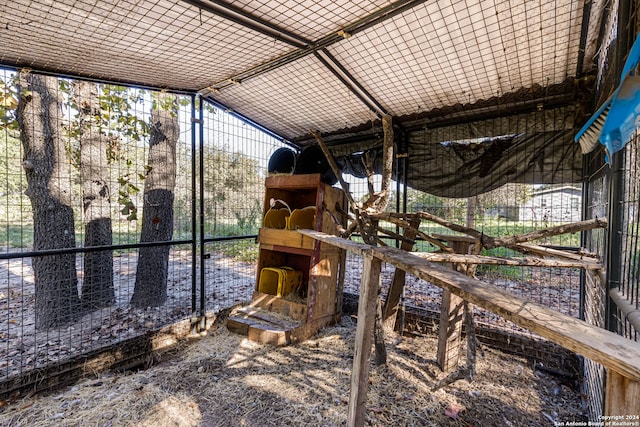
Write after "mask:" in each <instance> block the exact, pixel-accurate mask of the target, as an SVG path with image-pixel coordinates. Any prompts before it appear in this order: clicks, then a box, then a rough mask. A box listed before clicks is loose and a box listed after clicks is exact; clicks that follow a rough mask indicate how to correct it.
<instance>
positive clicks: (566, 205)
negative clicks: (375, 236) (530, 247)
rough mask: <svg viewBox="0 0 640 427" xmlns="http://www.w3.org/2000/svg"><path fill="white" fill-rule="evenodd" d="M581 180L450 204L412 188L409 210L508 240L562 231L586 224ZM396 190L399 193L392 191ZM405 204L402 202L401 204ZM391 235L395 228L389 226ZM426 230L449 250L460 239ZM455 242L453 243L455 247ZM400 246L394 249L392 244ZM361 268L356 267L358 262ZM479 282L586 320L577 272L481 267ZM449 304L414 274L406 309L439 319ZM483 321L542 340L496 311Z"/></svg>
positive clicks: (422, 247)
mask: <svg viewBox="0 0 640 427" xmlns="http://www.w3.org/2000/svg"><path fill="white" fill-rule="evenodd" d="M577 180H579V177H577V176H567V177H566V181H567V183H566V184H558V185H535V184H507V185H505V186H503V187H501V188H499V189H497V190H494V191H491V192H488V193H484V194H478V195H477V196H474V197H469V198H446V197H438V196H434V195H431V194H428V193H424V192H420V191H416V190H413V189H411V188H407V189H406V211H407V212H419V211H425V212H429V213H431V214H434V215H437V216H439V217H441V218H446V219H447V220H449V221H452V222H454V223H457V224H460V225H466V226H469V227H472V228H475V229H477V230H480V231H482V232H484V233H486V234H487V235H489V236H495V237H504V236H510V235H515V234H521V233H525V232H528V231H532V230H537V229H542V228H546V227H552V226H555V225H560V224H566V223H570V222H576V221H579V220H581V218H582V189H581V186H580V184H578V183H576V181H577ZM350 184H351V189H352V192H354V194H355V195H356V198H358V196H360V195H362V194H365V193H366V191H367V190H366V182H365V181H364V180H361V181H358V180H356V179H354V180H352V181H351V183H350ZM392 187H393V188H396V186H395V185H394V186H392ZM399 190H400V192H394V195H393V196H392V200H391V201H390V203H389V207H388V209H389V210H392V211H395V210H396V208H397V204H398V205H399V206H400V210H402V209H403V208H404V207H403V203H404V202H403V198H404V197H405V196H404V195H403V194H402V193H403V192H404V189H403V188H402V187H400V189H399ZM398 197H399V198H400V200H398ZM386 228H388V229H393V228H394V227H393V226H392V225H390V224H387V226H386ZM420 230H421V231H423V232H424V233H426V234H428V235H430V236H435V237H437V238H438V239H441V240H442V241H443V242H445V243H449V244H451V242H452V241H455V240H456V236H455V233H453V232H452V231H451V230H450V229H448V228H446V227H444V226H441V225H438V224H436V223H433V222H429V221H422V223H421V226H420ZM447 239H449V240H450V241H447ZM389 243H390V244H395V243H394V242H389ZM536 244H541V245H545V246H549V247H552V248H563V249H573V250H577V249H578V248H580V245H581V242H580V236H579V234H571V235H560V236H555V237H550V238H546V239H543V240H542V241H537V242H536ZM414 250H418V251H429V252H431V251H438V250H439V248H438V247H436V246H434V245H432V244H430V243H427V242H424V241H419V242H418V244H417V245H416V247H415V248H414ZM482 254H483V255H494V256H502V257H521V256H523V254H521V253H518V252H516V251H515V250H510V249H505V248H497V249H493V250H483V252H482ZM353 262H354V263H355V260H354V261H353ZM392 275H393V270H392V268H391V267H389V266H387V267H386V268H385V269H384V271H383V283H382V286H383V290H382V294H383V296H384V295H386V293H387V291H388V286H389V285H390V283H391V278H392ZM476 276H477V277H478V278H479V279H481V280H483V281H486V282H489V283H492V284H494V285H495V286H497V287H499V288H501V289H504V290H506V291H509V292H511V293H513V294H515V295H517V296H520V297H523V298H526V299H527V300H530V301H534V302H537V303H539V304H541V305H544V306H547V307H550V308H553V309H554V310H557V311H559V312H561V313H564V314H567V315H569V316H574V317H579V315H580V295H581V285H580V277H581V276H580V270H579V269H575V268H551V267H516V266H480V267H479V268H478V270H477V273H476ZM347 278H348V280H347V282H346V283H345V290H346V291H347V292H354V293H357V288H358V284H359V279H360V278H359V276H358V274H357V272H353V273H351V274H350V275H349V274H348V276H347ZM441 300H442V290H441V288H440V287H438V286H435V285H432V284H430V283H427V282H425V281H423V280H419V279H418V278H416V277H414V276H411V275H408V276H407V279H406V287H405V295H404V302H405V304H406V305H407V306H408V307H416V308H420V309H423V310H426V311H427V312H430V313H439V311H440V303H441ZM475 316H476V321H477V322H479V323H480V324H482V325H484V326H487V327H490V328H492V329H495V330H497V331H499V333H506V334H519V335H525V336H527V337H530V338H533V339H539V337H537V336H536V335H534V334H532V333H530V332H529V331H528V330H526V329H524V328H521V327H519V326H517V325H515V324H513V323H512V322H509V321H506V320H505V319H503V318H502V317H500V316H498V315H496V314H494V313H491V312H489V311H486V310H483V309H479V308H475Z"/></svg>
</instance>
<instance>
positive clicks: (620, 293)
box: [610, 137, 640, 341]
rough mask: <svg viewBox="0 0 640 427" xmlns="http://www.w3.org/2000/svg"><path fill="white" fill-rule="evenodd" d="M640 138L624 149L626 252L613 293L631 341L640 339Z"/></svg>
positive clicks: (618, 325) (618, 323)
mask: <svg viewBox="0 0 640 427" xmlns="http://www.w3.org/2000/svg"><path fill="white" fill-rule="evenodd" d="M639 144H640V141H639V138H638V137H636V138H634V139H633V140H632V141H631V142H630V143H629V144H627V146H626V147H625V150H624V169H623V174H624V177H625V178H624V184H623V191H622V205H621V210H622V224H623V226H622V228H621V230H620V233H621V236H620V237H621V240H622V251H621V253H620V257H619V262H620V270H621V271H620V284H619V286H618V288H617V289H613V290H611V291H610V292H611V294H610V295H611V297H612V298H613V299H614V302H615V304H616V310H615V311H614V312H613V313H612V315H613V316H614V319H615V330H616V331H617V332H618V333H619V334H620V335H623V336H625V337H627V338H629V339H631V340H634V341H638V340H640V331H639V330H638V323H639V322H638V321H637V320H634V319H636V318H637V316H636V317H635V318H634V317H633V313H634V312H637V311H638V310H639V309H640V300H639V293H640V282H639V278H640V260H639V257H640V247H639V246H638V245H639V243H640V229H639V227H640V218H639V217H638V215H640V204H639V195H640V172H638V168H639V167H640V155H639V152H638V146H639Z"/></svg>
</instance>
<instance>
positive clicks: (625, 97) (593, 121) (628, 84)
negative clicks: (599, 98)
mask: <svg viewBox="0 0 640 427" xmlns="http://www.w3.org/2000/svg"><path fill="white" fill-rule="evenodd" d="M638 62H640V37H636V40H635V42H634V43H633V46H632V48H631V51H630V52H629V56H628V57H627V60H626V62H625V64H624V68H623V69H622V75H621V78H620V81H621V83H620V85H619V86H618V87H617V88H616V91H615V92H614V93H613V95H612V96H611V97H609V99H607V101H606V102H605V103H604V104H603V105H602V106H601V107H600V108H599V109H598V111H596V113H595V114H594V115H593V116H592V117H591V118H590V119H589V121H587V123H585V125H584V126H583V127H582V129H580V131H579V132H578V134H577V135H576V137H575V140H576V141H579V140H580V139H581V138H582V137H583V136H585V133H589V132H593V129H592V127H594V126H599V124H600V122H602V117H604V123H602V129H601V131H600V136H599V138H598V141H599V142H600V144H602V145H604V146H605V149H606V151H607V161H608V162H610V161H611V156H612V154H613V153H615V152H616V151H619V150H620V149H622V148H623V147H624V146H625V145H626V144H627V143H628V142H629V140H630V139H631V136H632V135H633V133H634V132H635V130H636V129H637V128H638V125H640V76H637V75H635V74H636V68H637V66H638Z"/></svg>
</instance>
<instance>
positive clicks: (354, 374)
mask: <svg viewBox="0 0 640 427" xmlns="http://www.w3.org/2000/svg"><path fill="white" fill-rule="evenodd" d="M365 253H366V255H365V257H364V266H363V268H362V287H361V289H360V299H359V301H358V324H357V327H356V338H355V347H354V349H353V369H352V371H351V395H350V397H349V409H348V414H347V425H348V426H350V427H359V426H363V425H364V421H365V417H366V411H367V406H366V403H367V388H368V386H369V365H370V362H371V345H372V343H373V324H374V322H375V318H376V300H377V297H378V288H379V287H380V270H381V266H382V263H381V262H380V260H379V259H377V258H374V257H373V255H372V254H371V253H370V252H365Z"/></svg>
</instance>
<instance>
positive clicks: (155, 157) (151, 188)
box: [131, 94, 180, 307]
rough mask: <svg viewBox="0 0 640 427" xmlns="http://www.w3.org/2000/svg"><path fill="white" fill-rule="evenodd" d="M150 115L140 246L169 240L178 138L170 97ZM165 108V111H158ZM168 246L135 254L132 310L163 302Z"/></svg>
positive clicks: (173, 101)
mask: <svg viewBox="0 0 640 427" xmlns="http://www.w3.org/2000/svg"><path fill="white" fill-rule="evenodd" d="M154 104H155V105H156V106H155V107H154V109H153V110H152V112H151V130H150V135H149V155H148V159H147V163H148V167H149V173H148V175H147V177H146V181H145V186H144V204H143V210H142V232H141V234H140V242H141V243H145V242H162V241H170V240H171V239H172V238H173V200H174V190H175V185H176V143H177V141H178V136H179V134H180V129H179V124H178V111H177V102H176V99H175V96H174V95H169V94H160V95H159V96H158V99H157V100H156V102H155V103H154ZM162 105H165V106H167V105H168V107H167V108H162ZM170 249H171V247H170V245H162V246H151V247H142V248H140V251H139V253H138V266H137V271H136V284H135V289H134V291H133V296H132V298H131V305H133V306H134V307H157V306H160V305H162V304H164V302H165V301H166V299H167V273H168V269H169V250H170Z"/></svg>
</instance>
